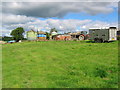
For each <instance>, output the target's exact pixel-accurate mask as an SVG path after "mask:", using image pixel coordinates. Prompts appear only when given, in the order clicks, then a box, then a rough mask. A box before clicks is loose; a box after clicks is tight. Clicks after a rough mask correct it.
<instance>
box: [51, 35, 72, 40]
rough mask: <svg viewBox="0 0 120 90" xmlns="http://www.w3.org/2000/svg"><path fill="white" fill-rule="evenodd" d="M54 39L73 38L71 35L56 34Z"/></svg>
mask: <svg viewBox="0 0 120 90" xmlns="http://www.w3.org/2000/svg"><path fill="white" fill-rule="evenodd" d="M53 39H54V40H71V35H56V36H54V37H53Z"/></svg>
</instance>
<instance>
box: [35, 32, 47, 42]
mask: <svg viewBox="0 0 120 90" xmlns="http://www.w3.org/2000/svg"><path fill="white" fill-rule="evenodd" d="M37 38H38V40H46V33H45V32H43V31H39V32H37Z"/></svg>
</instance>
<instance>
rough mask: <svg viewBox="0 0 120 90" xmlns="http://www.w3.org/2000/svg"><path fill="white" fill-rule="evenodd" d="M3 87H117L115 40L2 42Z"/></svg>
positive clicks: (116, 44)
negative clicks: (97, 41) (99, 41)
mask: <svg viewBox="0 0 120 90" xmlns="http://www.w3.org/2000/svg"><path fill="white" fill-rule="evenodd" d="M2 47H3V52H2V55H3V59H2V60H3V61H2V64H3V88H117V87H118V42H117V41H116V42H111V43H86V42H85V41H83V42H80V41H66V42H65V41H46V42H44V41H43V42H23V43H15V44H7V45H3V46H2Z"/></svg>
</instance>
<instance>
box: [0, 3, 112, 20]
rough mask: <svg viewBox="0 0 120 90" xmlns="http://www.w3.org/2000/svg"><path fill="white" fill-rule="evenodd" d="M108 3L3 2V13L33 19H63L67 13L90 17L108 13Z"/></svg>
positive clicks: (109, 8)
mask: <svg viewBox="0 0 120 90" xmlns="http://www.w3.org/2000/svg"><path fill="white" fill-rule="evenodd" d="M110 5H112V4H111V3H109V2H84V3H83V2H74V3H73V2H17V3H16V2H14V3H12V2H11V3H8V2H3V4H2V10H3V13H10V14H17V15H26V16H33V17H43V18H47V17H63V16H64V15H66V14H67V13H71V12H73V13H79V12H84V13H87V14H90V15H96V14H99V13H110V12H112V11H113V7H110Z"/></svg>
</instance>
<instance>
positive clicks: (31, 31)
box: [27, 30, 37, 40]
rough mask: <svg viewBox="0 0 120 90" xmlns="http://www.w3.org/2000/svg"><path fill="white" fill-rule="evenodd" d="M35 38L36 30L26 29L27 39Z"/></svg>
mask: <svg viewBox="0 0 120 90" xmlns="http://www.w3.org/2000/svg"><path fill="white" fill-rule="evenodd" d="M36 39H37V32H35V31H34V30H30V31H27V40H36Z"/></svg>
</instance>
